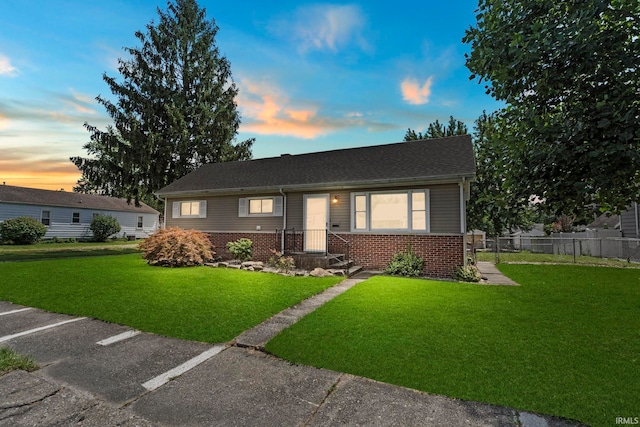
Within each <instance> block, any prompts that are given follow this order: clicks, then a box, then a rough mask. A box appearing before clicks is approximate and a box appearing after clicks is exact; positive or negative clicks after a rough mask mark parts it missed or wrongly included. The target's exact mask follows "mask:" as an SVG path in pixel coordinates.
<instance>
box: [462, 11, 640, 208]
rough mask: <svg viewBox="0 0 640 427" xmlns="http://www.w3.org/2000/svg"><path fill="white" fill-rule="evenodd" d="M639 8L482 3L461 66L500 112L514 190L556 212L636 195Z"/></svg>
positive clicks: (620, 204)
mask: <svg viewBox="0 0 640 427" xmlns="http://www.w3.org/2000/svg"><path fill="white" fill-rule="evenodd" d="M639 34H640V2H638V0H564V1H557V0H480V2H479V6H478V11H477V24H476V26H475V27H472V28H470V29H469V30H468V31H467V33H466V35H465V37H464V39H463V41H464V42H466V43H469V44H471V53H470V55H468V57H467V67H468V68H469V69H470V70H471V72H472V73H473V75H472V78H475V77H476V76H477V77H478V78H479V79H480V81H481V82H482V81H485V82H486V89H487V93H489V94H490V95H492V96H493V97H495V98H496V99H498V100H503V101H505V102H506V103H507V108H506V109H505V111H504V118H505V120H507V122H508V126H505V127H504V128H503V129H502V131H503V134H502V135H501V137H502V140H503V141H504V142H505V143H506V144H508V150H509V155H508V159H509V162H508V163H507V164H505V167H507V168H508V173H507V176H508V179H509V183H510V186H512V187H514V188H515V187H518V188H519V189H518V190H516V191H527V192H529V194H535V195H537V196H538V197H540V198H541V199H542V200H544V202H545V205H547V206H548V207H549V208H550V209H551V210H552V211H554V212H557V213H559V212H564V213H573V212H576V211H579V210H581V209H583V207H585V206H588V205H591V204H597V205H600V206H603V207H606V208H609V209H611V210H620V209H624V208H625V206H626V205H628V204H629V203H630V202H632V201H636V200H638V196H639V192H640V174H639V173H638V171H639V170H640V37H639V36H638V35H639Z"/></svg>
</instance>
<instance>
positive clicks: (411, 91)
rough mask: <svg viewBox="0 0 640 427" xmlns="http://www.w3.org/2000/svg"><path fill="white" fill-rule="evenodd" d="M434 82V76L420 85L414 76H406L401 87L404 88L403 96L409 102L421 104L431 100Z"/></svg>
mask: <svg viewBox="0 0 640 427" xmlns="http://www.w3.org/2000/svg"><path fill="white" fill-rule="evenodd" d="M432 83H433V76H431V77H429V78H428V79H427V80H425V82H424V83H423V84H422V85H420V83H419V82H418V80H417V79H416V78H414V77H406V78H405V79H404V80H403V81H402V83H400V89H401V90H402V98H403V99H404V100H405V101H407V103H409V104H413V105H421V104H426V103H427V102H429V97H430V96H431V85H432Z"/></svg>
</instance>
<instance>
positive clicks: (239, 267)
mask: <svg viewBox="0 0 640 427" xmlns="http://www.w3.org/2000/svg"><path fill="white" fill-rule="evenodd" d="M227 267H228V268H235V269H236V270H240V269H241V268H242V266H241V265H240V264H229V265H227Z"/></svg>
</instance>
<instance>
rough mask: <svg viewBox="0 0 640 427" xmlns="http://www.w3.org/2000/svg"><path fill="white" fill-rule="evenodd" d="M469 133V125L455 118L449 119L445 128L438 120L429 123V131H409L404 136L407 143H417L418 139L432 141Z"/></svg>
mask: <svg viewBox="0 0 640 427" xmlns="http://www.w3.org/2000/svg"><path fill="white" fill-rule="evenodd" d="M468 133H469V130H468V129H467V125H465V124H464V123H463V122H461V121H460V120H456V119H454V118H453V116H450V117H449V123H447V126H446V127H445V126H444V125H443V124H442V123H440V122H439V121H438V120H437V119H436V121H435V122H433V123H429V126H428V127H427V130H426V131H425V132H424V133H422V132H416V131H415V130H413V129H407V133H405V135H404V140H405V141H415V140H418V139H431V138H444V137H447V136H455V135H466V134H468Z"/></svg>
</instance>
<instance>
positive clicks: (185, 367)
mask: <svg viewBox="0 0 640 427" xmlns="http://www.w3.org/2000/svg"><path fill="white" fill-rule="evenodd" d="M224 349H225V346H224V345H216V346H213V347H212V348H210V349H209V350H207V351H205V352H204V353H201V354H200V355H198V356H196V357H194V358H193V359H189V360H187V361H186V362H184V363H183V364H182V365H179V366H176V367H175V368H173V369H170V370H168V371H167V372H165V373H164V374H160V375H158V376H157V377H155V378H152V379H150V380H149V381H147V382H146V383H144V384H142V387H144V388H146V389H147V390H149V391H153V390H155V389H157V388H158V387H161V386H163V385H165V384H166V383H168V382H169V381H170V380H171V379H172V378H176V377H179V376H180V375H182V374H184V373H185V372H187V371H189V370H191V369H193V368H195V367H196V366H198V365H199V364H201V363H202V362H205V361H207V360H209V359H210V358H212V357H213V356H215V355H216V354H218V353H220V352H221V351H222V350H224Z"/></svg>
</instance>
